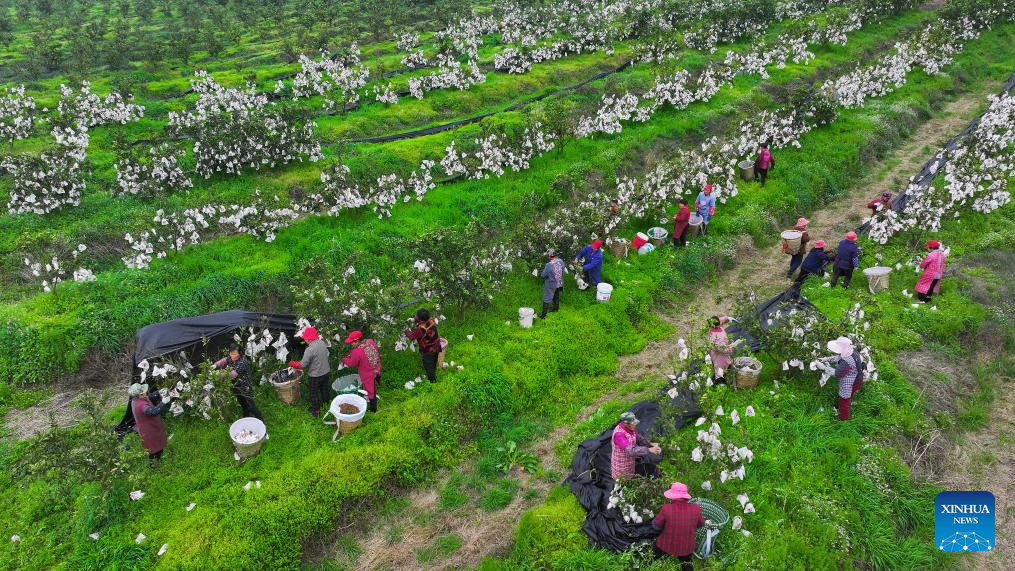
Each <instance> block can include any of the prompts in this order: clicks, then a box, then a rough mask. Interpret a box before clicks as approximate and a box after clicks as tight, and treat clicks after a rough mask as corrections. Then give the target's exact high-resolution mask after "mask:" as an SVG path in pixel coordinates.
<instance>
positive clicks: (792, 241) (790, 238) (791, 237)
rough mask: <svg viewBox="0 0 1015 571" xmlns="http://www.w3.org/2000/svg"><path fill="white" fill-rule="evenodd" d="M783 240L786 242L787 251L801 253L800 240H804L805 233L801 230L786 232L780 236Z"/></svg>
mask: <svg viewBox="0 0 1015 571" xmlns="http://www.w3.org/2000/svg"><path fill="white" fill-rule="evenodd" d="M780 236H781V237H782V239H783V240H784V241H785V242H786V249H787V250H789V251H790V252H799V251H800V240H802V239H803V237H804V233H803V232H801V231H799V230H785V231H783V233H782V234H780Z"/></svg>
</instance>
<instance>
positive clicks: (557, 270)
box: [539, 250, 564, 319]
mask: <svg viewBox="0 0 1015 571" xmlns="http://www.w3.org/2000/svg"><path fill="white" fill-rule="evenodd" d="M546 257H547V259H548V261H547V262H546V265H545V266H543V273H541V274H540V276H542V278H543V312H542V313H540V314H539V318H540V319H546V312H547V311H548V310H549V311H553V312H556V311H557V310H558V309H560V292H561V291H563V289H564V262H563V261H562V260H561V259H560V258H558V257H557V252H554V251H553V250H549V251H547V252H546ZM551 303H552V304H553V305H552V307H551V305H550V304H551Z"/></svg>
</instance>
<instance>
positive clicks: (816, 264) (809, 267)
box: [800, 248, 832, 274]
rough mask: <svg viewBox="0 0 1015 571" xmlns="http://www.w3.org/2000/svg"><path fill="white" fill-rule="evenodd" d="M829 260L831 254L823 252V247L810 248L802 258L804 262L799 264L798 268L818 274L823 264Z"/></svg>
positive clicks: (830, 259)
mask: <svg viewBox="0 0 1015 571" xmlns="http://www.w3.org/2000/svg"><path fill="white" fill-rule="evenodd" d="M831 261H832V255H831V254H829V253H828V252H825V249H824V248H811V251H810V252H808V253H807V257H806V258H804V263H803V265H801V266H800V269H801V271H804V272H807V273H809V274H818V273H821V270H822V269H824V267H825V264H826V263H828V262H831Z"/></svg>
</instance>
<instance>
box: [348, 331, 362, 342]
mask: <svg viewBox="0 0 1015 571" xmlns="http://www.w3.org/2000/svg"><path fill="white" fill-rule="evenodd" d="M362 338H363V332H362V331H353V332H352V333H350V334H349V336H348V337H346V338H345V342H346V343H352V342H354V341H359V340H360V339H362Z"/></svg>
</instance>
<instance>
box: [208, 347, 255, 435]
mask: <svg viewBox="0 0 1015 571" xmlns="http://www.w3.org/2000/svg"><path fill="white" fill-rule="evenodd" d="M214 367H215V368H216V369H223V368H226V367H228V368H229V376H230V377H232V378H233V394H234V395H236V400H237V401H238V402H239V403H240V408H241V409H243V416H244V417H253V418H256V419H257V420H262V421H263V420H264V417H263V416H261V411H260V410H258V409H257V405H256V404H254V385H253V384H251V382H250V361H247V358H246V357H244V356H243V354H242V353H240V346H239V345H238V344H236V343H233V344H232V345H230V346H229V356H228V357H226V358H224V359H219V360H218V361H216V362H215V365H214Z"/></svg>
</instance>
